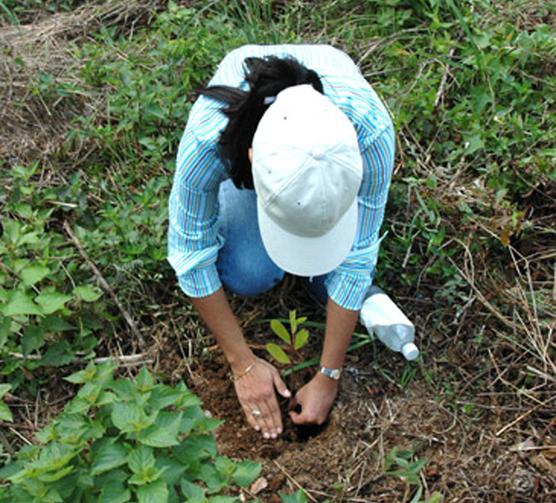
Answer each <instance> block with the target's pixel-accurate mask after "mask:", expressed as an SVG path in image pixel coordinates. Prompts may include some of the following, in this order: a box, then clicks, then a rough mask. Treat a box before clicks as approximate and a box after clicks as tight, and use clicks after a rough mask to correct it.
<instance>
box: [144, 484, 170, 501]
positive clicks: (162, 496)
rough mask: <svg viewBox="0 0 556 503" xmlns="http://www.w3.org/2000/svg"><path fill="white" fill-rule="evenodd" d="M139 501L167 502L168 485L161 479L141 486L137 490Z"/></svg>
mask: <svg viewBox="0 0 556 503" xmlns="http://www.w3.org/2000/svg"><path fill="white" fill-rule="evenodd" d="M137 499H138V501H139V503H168V487H167V486H166V482H164V481H163V480H157V481H155V482H152V483H151V484H147V485H144V486H141V487H140V488H139V490H138V491H137Z"/></svg>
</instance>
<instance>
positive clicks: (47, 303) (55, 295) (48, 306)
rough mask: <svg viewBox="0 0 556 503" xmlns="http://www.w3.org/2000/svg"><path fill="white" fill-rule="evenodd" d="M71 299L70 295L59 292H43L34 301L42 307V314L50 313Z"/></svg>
mask: <svg viewBox="0 0 556 503" xmlns="http://www.w3.org/2000/svg"><path fill="white" fill-rule="evenodd" d="M70 299H71V295H66V294H63V293H60V292H43V293H41V294H40V295H39V296H38V297H36V298H35V301H36V302H37V303H38V304H39V305H40V306H41V307H42V312H43V313H44V314H52V313H54V312H56V311H58V310H59V309H62V308H63V307H64V304H65V303H66V302H68V301H69V300H70Z"/></svg>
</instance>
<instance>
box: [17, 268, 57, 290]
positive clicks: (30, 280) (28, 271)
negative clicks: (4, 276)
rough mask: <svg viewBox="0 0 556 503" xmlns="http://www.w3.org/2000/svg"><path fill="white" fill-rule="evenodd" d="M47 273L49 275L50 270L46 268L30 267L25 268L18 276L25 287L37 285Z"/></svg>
mask: <svg viewBox="0 0 556 503" xmlns="http://www.w3.org/2000/svg"><path fill="white" fill-rule="evenodd" d="M48 273H50V269H49V268H48V267H45V266H43V265H30V266H28V267H25V268H24V269H23V270H22V271H21V272H20V273H19V274H20V276H21V279H22V280H23V283H24V284H25V285H27V286H31V285H34V284H35V283H38V282H39V281H40V280H41V279H43V278H44V277H45V276H46V275H47V274H48Z"/></svg>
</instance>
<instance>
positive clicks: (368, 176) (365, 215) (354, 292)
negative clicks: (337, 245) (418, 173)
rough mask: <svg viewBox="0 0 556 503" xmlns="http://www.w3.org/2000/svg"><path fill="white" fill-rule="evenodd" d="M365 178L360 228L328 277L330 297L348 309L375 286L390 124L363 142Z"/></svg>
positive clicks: (390, 163)
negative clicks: (349, 249)
mask: <svg viewBox="0 0 556 503" xmlns="http://www.w3.org/2000/svg"><path fill="white" fill-rule="evenodd" d="M361 155H362V157H363V180H362V183H361V188H360V189H359V195H358V208H359V216H358V230H357V234H356V237H355V242H354V245H353V247H352V249H351V251H350V253H349V254H348V256H347V258H346V260H345V261H344V262H342V263H341V264H340V265H339V266H338V267H337V268H336V269H335V270H334V271H332V272H331V273H330V274H328V276H327V277H326V280H325V286H326V290H327V292H328V295H329V297H330V298H331V299H332V300H333V301H334V302H336V304H338V305H339V306H341V307H343V308H345V309H351V310H359V309H361V305H362V304H363V301H364V300H365V294H366V292H367V290H368V289H369V287H370V286H371V285H372V282H373V278H374V274H375V267H376V263H377V259H378V251H379V247H380V241H381V239H379V231H380V227H381V225H382V221H383V219H384V210H385V208H386V202H387V200H388V189H389V188H390V181H391V178H392V171H393V167H394V155H395V136H394V129H393V126H392V125H391V124H390V125H389V126H388V127H387V128H386V129H384V130H383V131H382V132H381V133H380V134H379V135H378V136H377V137H376V138H374V139H367V140H366V141H364V142H363V144H362V145H361Z"/></svg>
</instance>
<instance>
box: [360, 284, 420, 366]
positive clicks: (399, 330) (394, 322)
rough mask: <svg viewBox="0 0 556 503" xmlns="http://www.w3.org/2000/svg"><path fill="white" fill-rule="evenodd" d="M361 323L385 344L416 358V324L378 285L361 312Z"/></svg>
mask: <svg viewBox="0 0 556 503" xmlns="http://www.w3.org/2000/svg"><path fill="white" fill-rule="evenodd" d="M360 318H361V323H363V325H365V327H366V328H367V330H368V331H369V333H373V334H374V335H375V336H376V337H377V338H378V339H379V340H380V341H381V342H382V343H383V344H385V345H386V346H387V347H389V348H390V349H391V350H393V351H397V352H399V353H402V355H403V356H404V357H405V359H406V360H415V359H416V358H417V357H418V356H419V349H418V348H417V346H416V345H415V343H414V340H415V326H414V325H413V323H411V321H409V320H408V319H407V316H406V315H405V314H404V313H403V312H402V311H401V309H400V308H399V307H398V306H397V305H396V304H395V303H394V301H393V300H392V299H391V298H390V297H388V295H386V294H385V293H384V291H383V290H381V289H380V288H379V287H378V286H372V287H371V289H370V290H369V296H368V297H367V299H366V300H365V302H364V303H363V307H362V308H361V313H360Z"/></svg>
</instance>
